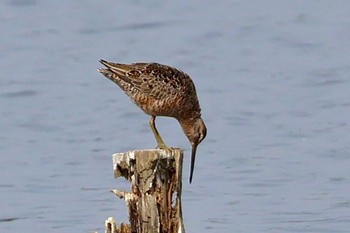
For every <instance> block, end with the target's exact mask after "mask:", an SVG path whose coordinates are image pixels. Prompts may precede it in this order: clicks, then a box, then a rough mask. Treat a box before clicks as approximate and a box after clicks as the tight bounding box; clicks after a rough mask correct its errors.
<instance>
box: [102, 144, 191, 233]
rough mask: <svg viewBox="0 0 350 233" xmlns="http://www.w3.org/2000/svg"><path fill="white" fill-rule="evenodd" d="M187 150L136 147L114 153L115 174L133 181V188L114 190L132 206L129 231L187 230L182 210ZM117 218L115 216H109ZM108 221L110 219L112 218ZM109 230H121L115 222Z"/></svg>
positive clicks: (110, 232)
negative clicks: (135, 148) (136, 148)
mask: <svg viewBox="0 0 350 233" xmlns="http://www.w3.org/2000/svg"><path fill="white" fill-rule="evenodd" d="M182 160H183V151H182V150H180V149H171V150H160V149H154V150H135V151H129V152H126V153H117V154H114V155H113V168H114V177H115V178H118V177H124V178H125V179H127V180H128V181H130V182H131V191H124V190H116V189H115V190H112V192H113V193H114V194H115V195H117V196H118V197H119V198H123V199H124V200H125V202H126V204H127V206H128V208H129V220H130V224H124V225H123V226H124V229H127V228H125V226H127V227H128V229H127V230H128V231H123V232H130V233H131V232H132V233H134V232H137V233H175V232H176V233H180V232H181V233H184V232H185V230H184V225H183V220H182V210H181V190H182V182H181V179H182ZM108 220H109V222H111V224H112V222H113V221H114V220H113V218H109V219H108ZM108 220H106V221H108ZM111 224H109V225H108V226H110V227H109V231H107V225H106V233H107V232H108V233H120V232H122V231H120V230H121V227H119V226H116V224H115V223H114V225H115V227H114V225H113V224H112V225H113V229H115V230H114V231H113V230H111V228H112V227H111V226H112V225H111Z"/></svg>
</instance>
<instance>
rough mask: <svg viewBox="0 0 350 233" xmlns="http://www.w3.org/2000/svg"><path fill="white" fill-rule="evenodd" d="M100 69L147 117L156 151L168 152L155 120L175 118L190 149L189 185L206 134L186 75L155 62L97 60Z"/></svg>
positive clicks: (195, 96)
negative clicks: (156, 145)
mask: <svg viewBox="0 0 350 233" xmlns="http://www.w3.org/2000/svg"><path fill="white" fill-rule="evenodd" d="M100 63H101V64H102V65H104V68H99V69H97V71H98V72H100V73H101V74H103V75H104V76H105V77H106V78H107V79H109V80H111V81H113V82H114V83H115V84H117V85H118V86H119V87H120V88H121V89H122V90H123V91H124V92H125V94H126V95H127V96H129V97H130V99H131V100H132V101H133V102H134V103H135V104H136V105H137V106H138V107H139V108H141V110H143V112H145V113H146V114H148V115H150V116H151V118H150V121H149V125H150V128H151V130H152V132H153V134H154V137H155V139H156V141H157V144H158V148H159V149H167V150H171V148H170V147H168V146H167V145H166V144H165V143H164V141H163V139H162V137H161V136H160V134H159V132H158V130H157V128H156V125H155V119H156V117H158V116H164V117H172V118H175V119H176V120H177V121H178V122H179V123H180V126H181V128H182V130H183V132H184V134H185V135H186V137H187V138H188V140H189V142H190V144H191V146H192V151H191V165H190V177H189V182H190V183H192V178H193V171H194V165H195V159H196V152H197V146H198V145H199V144H200V143H201V142H202V141H203V139H204V138H205V137H206V135H207V128H206V125H205V123H204V121H203V119H202V117H201V108H200V105H199V100H198V97H197V92H196V88H195V85H194V83H193V81H192V79H191V78H190V76H189V75H188V74H186V73H185V72H183V71H181V70H179V69H176V68H173V67H171V66H168V65H163V64H159V63H141V62H139V63H131V64H120V63H114V62H109V61H105V60H102V59H101V60H100Z"/></svg>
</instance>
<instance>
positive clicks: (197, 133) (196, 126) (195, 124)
mask: <svg viewBox="0 0 350 233" xmlns="http://www.w3.org/2000/svg"><path fill="white" fill-rule="evenodd" d="M181 125H182V128H183V130H184V132H185V134H186V136H187V138H188V140H189V141H190V143H191V145H192V153H191V171H190V183H191V182H192V177H193V170H194V163H195V159H196V152H197V146H198V145H199V143H201V142H202V141H203V139H204V138H205V137H206V136H207V128H206V126H205V124H204V121H203V120H202V118H200V117H199V118H196V119H190V120H188V121H186V122H184V123H183V124H181Z"/></svg>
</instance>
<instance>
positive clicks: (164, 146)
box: [149, 116, 170, 149]
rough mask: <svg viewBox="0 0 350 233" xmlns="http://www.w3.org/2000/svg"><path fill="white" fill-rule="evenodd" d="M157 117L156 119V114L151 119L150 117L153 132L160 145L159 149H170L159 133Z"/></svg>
mask: <svg viewBox="0 0 350 233" xmlns="http://www.w3.org/2000/svg"><path fill="white" fill-rule="evenodd" d="M155 119H156V117H155V116H151V119H150V121H149V126H150V127H151V129H152V132H153V134H154V137H155V138H156V140H157V144H158V147H159V149H170V148H169V147H167V146H166V145H165V143H164V141H163V139H162V138H161V136H160V135H159V133H158V130H157V128H156V124H155Z"/></svg>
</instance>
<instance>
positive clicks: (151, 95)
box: [99, 60, 200, 118]
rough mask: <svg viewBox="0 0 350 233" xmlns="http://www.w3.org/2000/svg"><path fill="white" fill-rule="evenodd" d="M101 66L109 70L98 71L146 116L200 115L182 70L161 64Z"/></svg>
mask: <svg viewBox="0 0 350 233" xmlns="http://www.w3.org/2000/svg"><path fill="white" fill-rule="evenodd" d="M101 63H102V64H103V65H105V66H106V68H105V69H99V71H100V72H101V73H102V74H103V75H104V76H106V77H107V78H108V79H110V80H112V81H113V82H115V83H116V84H117V85H118V86H119V87H120V88H121V89H123V90H124V92H125V93H126V94H127V95H128V96H129V97H130V98H131V99H132V100H133V102H134V103H135V104H137V105H138V106H139V107H140V108H141V109H142V110H143V111H144V112H146V113H147V114H149V115H155V116H170V117H175V118H183V117H196V116H195V115H198V114H199V115H200V107H199V103H198V99H197V94H196V89H195V86H194V84H193V81H192V80H191V78H190V77H189V76H188V75H187V74H186V73H184V72H182V71H181V70H178V69H175V68H172V67H170V66H167V65H162V64H158V63H133V64H129V65H127V64H119V63H112V62H107V61H104V60H101ZM192 115H193V116H192Z"/></svg>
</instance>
